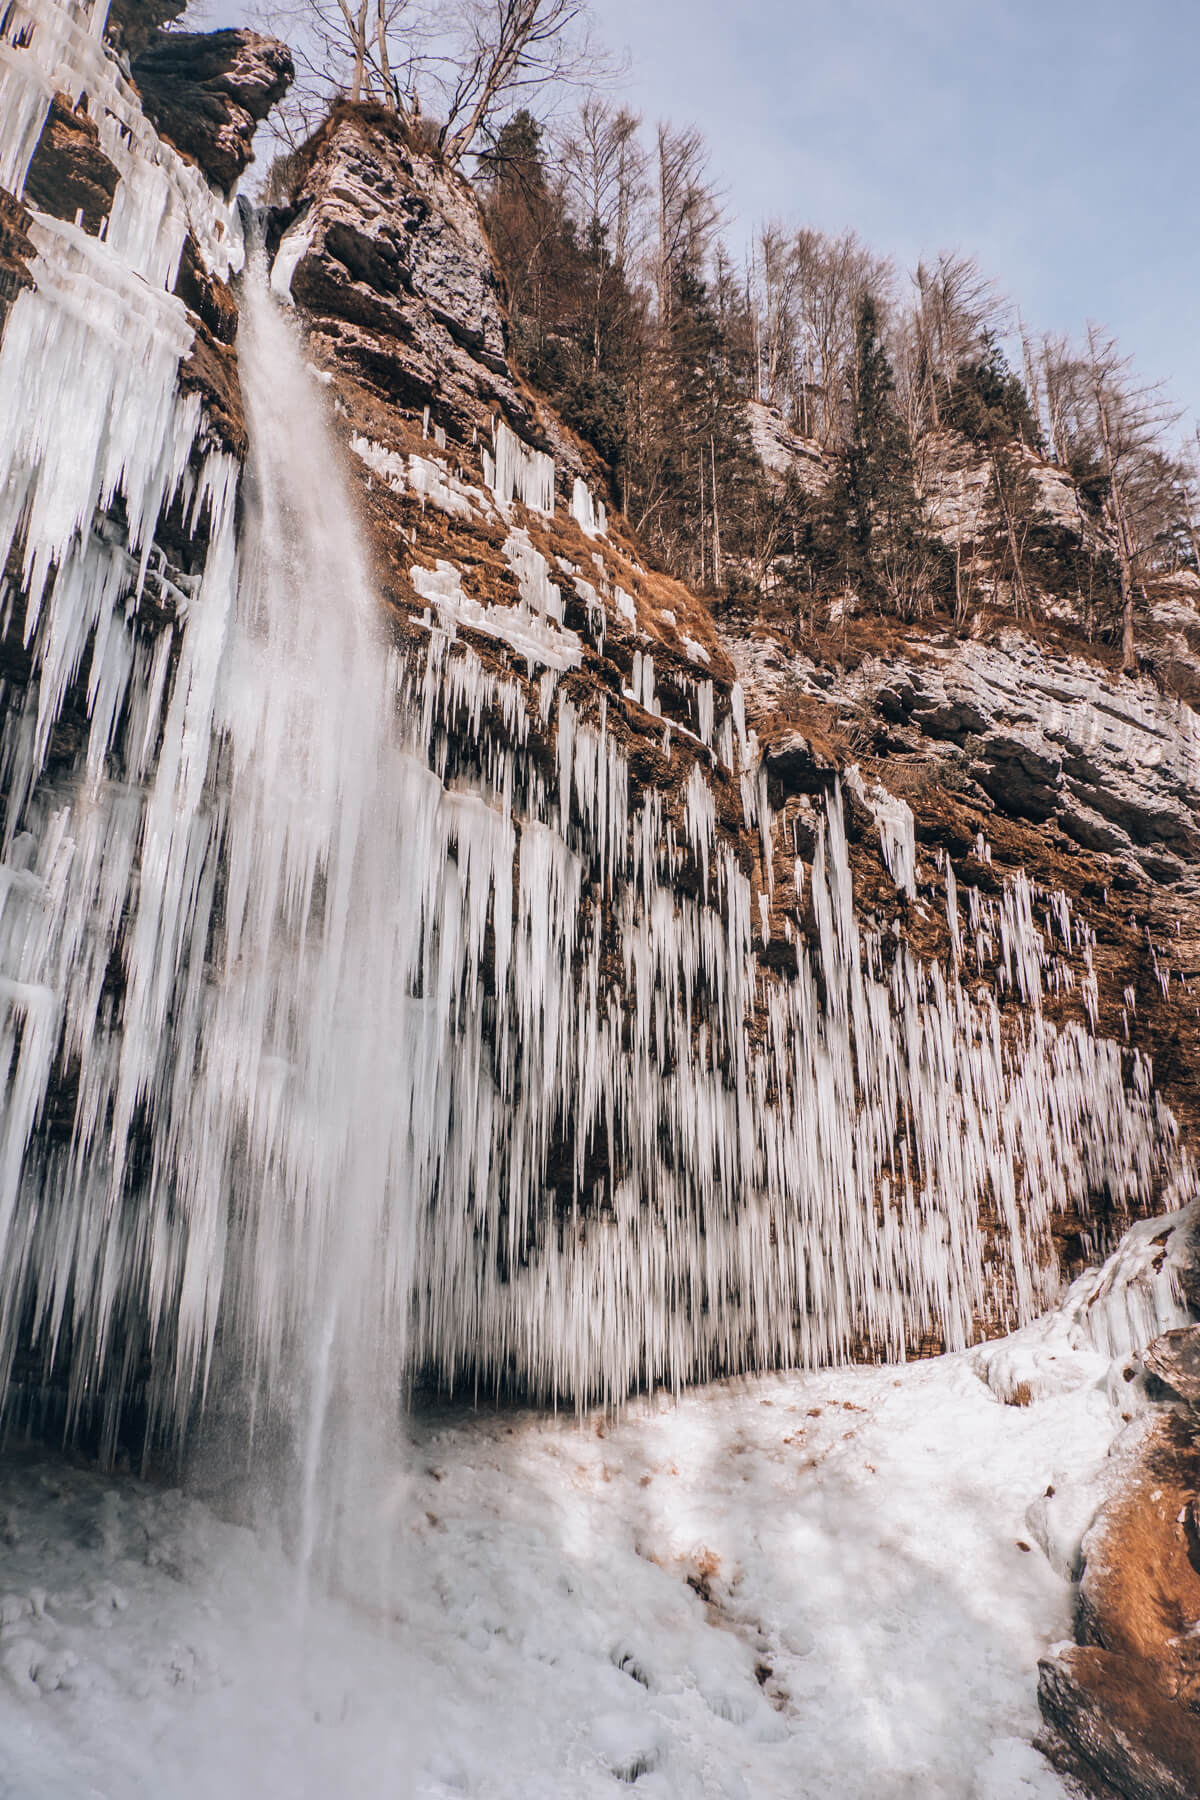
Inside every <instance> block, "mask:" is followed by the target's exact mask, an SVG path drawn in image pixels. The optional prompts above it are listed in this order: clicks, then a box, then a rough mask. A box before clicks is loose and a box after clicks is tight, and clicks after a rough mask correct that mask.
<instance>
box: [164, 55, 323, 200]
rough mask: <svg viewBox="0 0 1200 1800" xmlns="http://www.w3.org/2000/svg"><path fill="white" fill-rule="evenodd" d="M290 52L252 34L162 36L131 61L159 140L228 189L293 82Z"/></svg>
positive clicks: (241, 169)
mask: <svg viewBox="0 0 1200 1800" xmlns="http://www.w3.org/2000/svg"><path fill="white" fill-rule="evenodd" d="M293 73H294V68H293V64H292V53H291V51H290V50H289V49H288V47H287V45H286V44H281V43H280V42H279V41H278V39H276V38H269V37H263V36H262V35H261V33H259V32H257V31H208V32H194V31H171V32H160V33H159V34H158V35H157V36H156V37H155V38H154V39H153V40H152V41H151V42H150V43H149V44H148V45H147V46H146V48H145V49H144V50H143V51H142V52H141V54H140V55H138V56H137V57H136V58H135V60H134V63H133V78H134V80H135V81H136V83H137V85H138V88H139V89H140V91H141V95H142V105H143V107H144V109H145V111H146V114H147V116H148V117H149V118H150V119H151V120H152V121H153V123H154V125H155V127H156V128H157V130H158V132H159V135H160V136H162V137H164V138H166V140H167V141H168V143H171V144H174V146H175V148H176V149H177V150H178V151H180V152H181V153H182V154H183V155H184V156H189V157H191V159H192V161H193V162H196V163H198V164H199V166H200V167H201V168H202V169H203V170H204V173H205V174H206V175H207V176H208V178H209V180H210V181H212V182H213V183H214V184H215V185H216V186H217V187H219V188H222V189H224V190H225V191H226V192H228V191H229V190H230V189H231V188H232V187H233V185H234V183H235V182H236V181H237V179H238V177H239V175H240V174H241V173H242V171H243V169H244V168H245V167H246V165H247V163H248V162H249V161H250V159H251V154H252V152H251V142H252V140H253V137H254V131H255V127H256V126H257V125H258V123H259V121H260V120H261V119H265V118H266V116H267V114H268V112H269V111H270V110H271V108H272V106H274V105H275V103H276V101H278V100H282V98H283V96H284V94H285V93H286V92H287V90H288V87H289V86H290V85H291V80H292V76H293Z"/></svg>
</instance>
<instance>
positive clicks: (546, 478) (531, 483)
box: [483, 419, 554, 518]
mask: <svg viewBox="0 0 1200 1800" xmlns="http://www.w3.org/2000/svg"><path fill="white" fill-rule="evenodd" d="M492 450H493V452H494V454H491V453H489V452H488V451H486V450H485V451H484V452H483V478H484V481H485V482H486V484H487V486H488V487H489V488H491V490H492V493H493V494H494V495H495V498H496V504H497V505H498V506H501V507H505V508H507V507H509V506H511V505H512V503H513V501H514V500H519V501H520V502H521V504H522V506H526V507H528V509H529V511H530V512H538V513H543V514H544V515H545V516H546V517H547V518H551V517H553V514H554V458H553V457H552V456H550V455H549V454H548V453H547V452H546V451H544V450H534V449H533V448H531V446H530V445H529V444H526V443H523V442H522V440H521V439H520V438H519V437H518V436H517V434H516V432H515V431H512V430H510V429H509V427H508V426H507V425H506V424H505V423H504V420H503V419H499V420H497V422H496V429H495V434H494V437H493V442H492Z"/></svg>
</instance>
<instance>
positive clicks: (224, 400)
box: [179, 331, 247, 461]
mask: <svg viewBox="0 0 1200 1800" xmlns="http://www.w3.org/2000/svg"><path fill="white" fill-rule="evenodd" d="M179 386H180V388H181V389H182V390H183V392H184V393H185V394H186V393H199V394H200V395H201V396H202V398H203V400H204V407H205V411H206V412H207V414H208V419H209V423H210V425H211V426H212V428H213V430H214V431H215V433H216V435H217V436H218V437H219V438H220V440H221V442H222V443H223V444H224V446H225V448H226V449H227V450H231V451H232V452H233V454H234V456H236V457H237V458H238V459H239V461H243V460H244V459H245V455H246V449H247V438H246V419H245V415H244V413H243V411H242V387H241V382H240V381H239V379H238V363H237V351H236V350H235V349H234V348H233V347H232V345H230V344H222V343H220V342H219V341H218V339H216V338H214V337H210V336H209V334H208V333H207V332H206V331H198V332H197V333H196V339H195V342H194V343H193V345H192V349H191V354H190V355H189V356H188V357H187V358H186V359H185V360H184V361H183V362H182V363H180V365H179Z"/></svg>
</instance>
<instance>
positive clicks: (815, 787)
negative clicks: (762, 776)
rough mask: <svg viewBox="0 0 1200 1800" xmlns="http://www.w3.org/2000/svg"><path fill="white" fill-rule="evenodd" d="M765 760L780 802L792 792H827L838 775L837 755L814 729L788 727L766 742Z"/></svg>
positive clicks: (764, 748) (774, 797)
mask: <svg viewBox="0 0 1200 1800" xmlns="http://www.w3.org/2000/svg"><path fill="white" fill-rule="evenodd" d="M763 761H764V763H765V765H766V770H767V777H768V780H769V781H770V784H771V788H770V791H771V795H772V799H773V801H774V803H775V804H776V805H779V804H781V802H782V800H783V798H784V797H785V796H786V795H790V794H823V793H826V792H827V791H828V790H829V789H830V788H831V787H832V786H833V783H834V781H835V780H836V778H837V772H838V760H837V758H836V757H835V756H834V755H833V754H831V753H830V752H829V751H828V750H827V749H825V748H823V747H822V746H821V745H820V744H819V743H818V742H817V741H816V739H815V738H814V737H813V735H812V734H811V732H803V731H801V730H799V729H798V728H796V727H784V728H783V729H782V730H781V731H780V732H779V733H778V734H777V735H775V736H773V737H771V738H768V739H767V740H766V741H765V742H764V744H763Z"/></svg>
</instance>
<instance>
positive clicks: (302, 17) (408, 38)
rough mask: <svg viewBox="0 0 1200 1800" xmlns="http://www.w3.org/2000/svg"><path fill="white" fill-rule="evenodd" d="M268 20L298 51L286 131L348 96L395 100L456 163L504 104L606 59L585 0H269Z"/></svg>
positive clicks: (393, 105)
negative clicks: (597, 47) (592, 34)
mask: <svg viewBox="0 0 1200 1800" xmlns="http://www.w3.org/2000/svg"><path fill="white" fill-rule="evenodd" d="M263 22H264V23H265V24H267V25H268V26H270V28H271V29H273V30H276V31H279V32H281V33H282V34H284V35H286V36H287V37H288V39H289V41H290V42H291V43H292V45H293V48H294V55H295V61H296V70H297V80H296V84H295V87H294V88H293V91H292V97H291V101H290V106H291V108H292V111H293V114H294V117H295V125H296V129H295V130H294V131H293V132H292V133H290V134H289V132H288V120H287V118H286V116H285V117H284V118H283V119H282V121H281V128H282V130H283V132H284V135H301V134H307V131H308V130H309V129H311V127H312V125H313V123H314V115H315V114H317V113H319V112H322V111H324V110H326V109H327V108H328V106H329V104H330V102H331V101H332V100H333V99H334V98H336V97H337V96H338V95H339V94H342V95H345V96H346V97H348V98H349V99H350V100H353V101H359V100H371V101H374V102H375V103H376V104H379V105H382V106H385V107H387V108H389V109H390V110H391V111H393V112H395V113H396V114H397V115H398V116H399V117H400V118H403V119H405V120H406V121H407V122H408V123H409V125H410V126H412V127H413V128H414V129H415V130H417V131H420V132H421V133H422V135H424V136H425V137H427V138H428V139H429V141H430V142H434V143H436V144H437V146H438V148H439V149H440V150H441V151H442V154H443V155H444V156H445V157H446V160H447V161H448V162H450V163H453V164H455V165H457V164H459V163H461V161H462V159H463V157H464V156H465V155H466V154H467V152H468V151H469V150H471V149H472V147H473V146H475V145H476V144H477V143H478V142H479V141H480V140H481V138H485V137H486V135H487V128H488V124H489V122H490V121H491V119H492V118H493V117H494V115H495V113H496V110H497V108H498V107H499V106H500V105H501V104H502V103H506V104H511V103H512V102H513V101H514V100H518V99H520V98H521V97H523V96H527V95H528V94H530V93H531V92H533V91H535V90H537V89H539V88H543V87H546V86H550V85H554V84H556V83H563V82H571V81H574V80H577V79H579V78H580V77H581V76H582V75H584V74H585V73H586V74H587V76H588V77H589V79H591V80H595V79H596V78H597V76H598V74H599V73H600V72H601V70H600V65H601V62H602V60H603V59H602V58H601V57H599V56H598V55H597V54H596V53H595V52H594V50H593V48H592V45H591V42H590V39H589V36H588V30H587V19H586V10H585V0H267V4H266V5H265V6H264V9H263ZM435 120H436V123H434V121H435Z"/></svg>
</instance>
